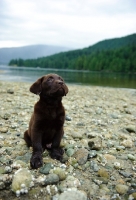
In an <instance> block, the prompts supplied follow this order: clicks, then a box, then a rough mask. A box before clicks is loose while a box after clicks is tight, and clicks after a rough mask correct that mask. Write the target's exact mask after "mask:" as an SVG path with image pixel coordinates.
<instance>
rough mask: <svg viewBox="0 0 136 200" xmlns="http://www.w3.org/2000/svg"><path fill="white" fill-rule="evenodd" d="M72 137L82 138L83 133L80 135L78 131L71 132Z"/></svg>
mask: <svg viewBox="0 0 136 200" xmlns="http://www.w3.org/2000/svg"><path fill="white" fill-rule="evenodd" d="M72 137H73V138H74V139H82V138H83V135H82V134H81V133H79V132H73V133H72Z"/></svg>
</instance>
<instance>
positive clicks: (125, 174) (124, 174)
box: [119, 171, 133, 178]
mask: <svg viewBox="0 0 136 200" xmlns="http://www.w3.org/2000/svg"><path fill="white" fill-rule="evenodd" d="M119 173H120V174H121V175H122V176H124V177H125V178H131V177H132V176H133V174H132V173H129V172H124V171H119Z"/></svg>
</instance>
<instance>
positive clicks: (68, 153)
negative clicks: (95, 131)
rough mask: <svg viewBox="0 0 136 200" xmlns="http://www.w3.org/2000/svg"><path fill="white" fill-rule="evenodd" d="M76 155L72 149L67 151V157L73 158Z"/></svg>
mask: <svg viewBox="0 0 136 200" xmlns="http://www.w3.org/2000/svg"><path fill="white" fill-rule="evenodd" d="M74 153H75V150H74V149H72V148H69V149H67V151H66V155H67V156H68V157H71V156H72V155H73V154H74Z"/></svg>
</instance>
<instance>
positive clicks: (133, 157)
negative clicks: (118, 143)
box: [128, 154, 136, 160]
mask: <svg viewBox="0 0 136 200" xmlns="http://www.w3.org/2000/svg"><path fill="white" fill-rule="evenodd" d="M128 159H129V160H136V157H135V156H133V155H132V154H128Z"/></svg>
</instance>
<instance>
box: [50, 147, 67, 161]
mask: <svg viewBox="0 0 136 200" xmlns="http://www.w3.org/2000/svg"><path fill="white" fill-rule="evenodd" d="M63 153H64V151H63V149H62V148H57V149H52V150H51V152H50V156H51V158H53V159H57V160H59V161H62V158H63Z"/></svg>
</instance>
